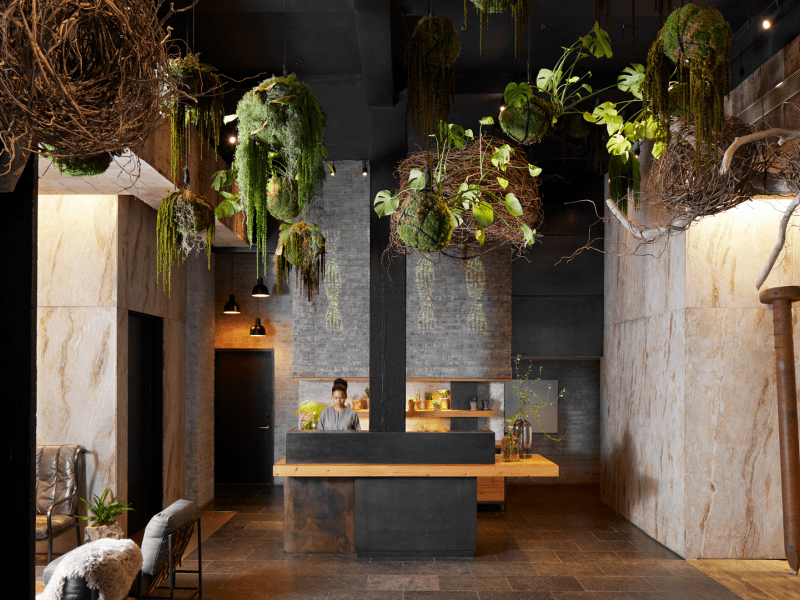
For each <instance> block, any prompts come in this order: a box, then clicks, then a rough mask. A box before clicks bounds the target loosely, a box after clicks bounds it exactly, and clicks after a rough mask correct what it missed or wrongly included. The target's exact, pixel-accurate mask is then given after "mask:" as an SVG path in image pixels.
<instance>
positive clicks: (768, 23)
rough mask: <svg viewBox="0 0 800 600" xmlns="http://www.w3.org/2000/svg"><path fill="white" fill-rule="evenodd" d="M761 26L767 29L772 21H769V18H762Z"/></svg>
mask: <svg viewBox="0 0 800 600" xmlns="http://www.w3.org/2000/svg"><path fill="white" fill-rule="evenodd" d="M761 26H762V27H763V28H764V29H769V28H770V27H772V23H770V21H769V19H764V20H763V21H762V22H761Z"/></svg>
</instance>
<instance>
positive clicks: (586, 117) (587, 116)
mask: <svg viewBox="0 0 800 600" xmlns="http://www.w3.org/2000/svg"><path fill="white" fill-rule="evenodd" d="M583 118H584V120H585V121H589V123H597V118H596V117H595V116H594V115H591V114H589V113H588V112H586V111H584V112H583Z"/></svg>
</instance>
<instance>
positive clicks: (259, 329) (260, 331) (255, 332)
mask: <svg viewBox="0 0 800 600" xmlns="http://www.w3.org/2000/svg"><path fill="white" fill-rule="evenodd" d="M250 335H252V336H254V337H259V336H265V335H267V330H266V329H264V326H263V325H262V324H261V319H260V318H259V317H256V324H255V325H253V326H252V327H251V328H250Z"/></svg>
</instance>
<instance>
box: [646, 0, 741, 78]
mask: <svg viewBox="0 0 800 600" xmlns="http://www.w3.org/2000/svg"><path fill="white" fill-rule="evenodd" d="M732 36H733V33H732V32H731V27H730V25H728V23H727V21H725V17H723V16H722V13H720V12H719V11H718V10H717V9H715V8H711V7H708V8H700V7H699V6H695V5H694V4H687V5H686V6H683V7H681V8H679V9H677V10H674V11H672V13H670V15H669V17H667V22H666V23H665V24H664V32H663V34H662V38H663V40H664V54H666V55H667V56H668V57H669V58H670V60H672V62H673V63H676V64H677V63H678V61H680V60H685V59H689V60H690V61H695V62H700V61H705V60H708V59H709V58H711V57H712V54H714V53H719V52H724V53H726V54H727V52H728V47H729V46H730V43H731V37H732Z"/></svg>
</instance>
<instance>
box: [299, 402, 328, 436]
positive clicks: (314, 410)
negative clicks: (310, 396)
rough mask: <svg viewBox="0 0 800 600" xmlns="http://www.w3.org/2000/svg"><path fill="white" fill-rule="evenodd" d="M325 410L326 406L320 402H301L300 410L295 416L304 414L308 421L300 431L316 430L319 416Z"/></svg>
mask: <svg viewBox="0 0 800 600" xmlns="http://www.w3.org/2000/svg"><path fill="white" fill-rule="evenodd" d="M325 408H326V406H325V405H324V404H322V403H320V402H311V401H310V400H304V401H303V402H301V403H300V408H298V409H297V410H296V411H294V414H296V415H299V414H303V415H305V417H306V418H307V419H308V420H307V421H305V422H303V424H302V426H301V427H300V429H305V430H307V431H309V430H314V429H316V428H317V425H318V424H319V416H320V415H321V414H322V411H323V410H325Z"/></svg>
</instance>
